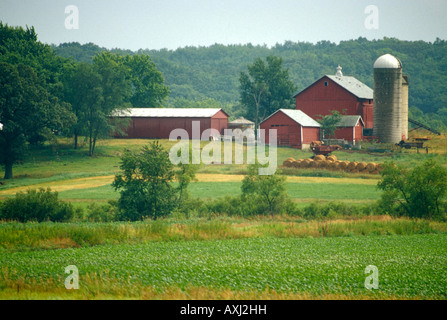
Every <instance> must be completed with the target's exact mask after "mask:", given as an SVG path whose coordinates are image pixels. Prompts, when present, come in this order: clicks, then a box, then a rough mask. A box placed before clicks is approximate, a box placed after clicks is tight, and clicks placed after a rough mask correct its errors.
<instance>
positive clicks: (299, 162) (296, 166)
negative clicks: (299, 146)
mask: <svg viewBox="0 0 447 320" xmlns="http://www.w3.org/2000/svg"><path fill="white" fill-rule="evenodd" d="M292 167H294V168H300V167H301V160H295V161H292Z"/></svg>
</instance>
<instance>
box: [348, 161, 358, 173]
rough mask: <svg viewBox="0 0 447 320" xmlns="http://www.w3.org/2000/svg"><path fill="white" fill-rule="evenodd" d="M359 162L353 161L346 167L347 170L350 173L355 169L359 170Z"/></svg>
mask: <svg viewBox="0 0 447 320" xmlns="http://www.w3.org/2000/svg"><path fill="white" fill-rule="evenodd" d="M357 165H358V162H356V161H351V162H349V163H348V165H347V166H346V169H347V170H349V171H352V170H354V169H355V168H357Z"/></svg>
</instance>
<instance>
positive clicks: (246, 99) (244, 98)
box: [239, 55, 295, 129]
mask: <svg viewBox="0 0 447 320" xmlns="http://www.w3.org/2000/svg"><path fill="white" fill-rule="evenodd" d="M282 63H283V59H282V58H278V57H276V56H273V55H270V56H268V57H267V58H266V61H263V60H262V59H260V58H258V59H256V60H255V62H254V63H253V64H252V65H249V66H248V71H247V73H245V72H241V73H240V77H239V93H240V101H241V103H242V104H243V105H244V106H245V108H246V115H245V116H246V117H247V118H249V119H252V120H253V121H254V122H255V128H256V129H258V127H259V124H260V122H262V121H263V120H264V119H265V118H266V117H267V116H269V115H270V114H272V113H274V112H275V111H277V110H278V109H280V108H291V107H293V101H292V99H293V93H294V91H295V85H294V84H293V82H292V81H291V80H290V79H289V71H288V70H284V69H283V67H282Z"/></svg>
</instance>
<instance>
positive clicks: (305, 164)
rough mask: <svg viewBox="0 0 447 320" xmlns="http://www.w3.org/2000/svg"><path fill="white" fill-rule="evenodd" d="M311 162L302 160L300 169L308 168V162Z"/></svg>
mask: <svg viewBox="0 0 447 320" xmlns="http://www.w3.org/2000/svg"><path fill="white" fill-rule="evenodd" d="M311 161H312V160H310V159H304V160H303V161H302V162H301V167H302V168H309V165H310V162H311Z"/></svg>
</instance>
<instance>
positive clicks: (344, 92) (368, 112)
mask: <svg viewBox="0 0 447 320" xmlns="http://www.w3.org/2000/svg"><path fill="white" fill-rule="evenodd" d="M295 103H296V109H299V110H302V111H303V112H304V113H306V114H307V115H309V116H311V117H312V118H313V119H316V118H318V116H319V115H323V116H325V115H328V114H331V112H332V111H333V110H337V111H339V112H340V113H341V114H345V115H359V116H361V117H362V119H363V121H364V124H365V128H367V129H371V128H373V90H372V89H371V88H369V87H368V86H367V85H365V84H364V83H362V82H360V81H359V80H357V79H356V78H354V77H350V76H344V75H343V74H342V72H341V67H338V68H337V74H336V75H335V76H333V75H325V76H323V77H322V78H320V79H319V80H317V81H316V82H314V83H313V84H311V85H310V86H309V87H307V88H306V89H304V90H303V91H301V92H299V93H297V94H296V95H295Z"/></svg>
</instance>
